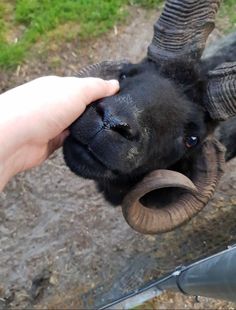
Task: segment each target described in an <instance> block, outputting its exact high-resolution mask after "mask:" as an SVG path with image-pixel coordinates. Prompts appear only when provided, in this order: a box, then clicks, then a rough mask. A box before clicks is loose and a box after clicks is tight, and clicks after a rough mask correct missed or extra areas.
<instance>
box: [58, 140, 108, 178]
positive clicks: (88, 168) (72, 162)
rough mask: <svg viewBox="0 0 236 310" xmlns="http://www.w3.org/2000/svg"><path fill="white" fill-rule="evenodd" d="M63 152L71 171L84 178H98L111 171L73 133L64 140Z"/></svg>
mask: <svg viewBox="0 0 236 310" xmlns="http://www.w3.org/2000/svg"><path fill="white" fill-rule="evenodd" d="M63 154H64V159H65V162H66V164H67V166H68V167H69V168H70V169H71V171H73V172H74V173H75V174H77V175H79V176H82V177H84V178H89V179H95V180H96V179H99V178H101V177H104V176H105V175H108V174H110V173H111V172H110V171H109V169H108V168H107V167H106V166H105V164H104V163H102V162H101V160H100V159H98V158H97V157H96V156H95V155H94V154H93V152H92V151H91V150H90V149H89V146H87V145H85V144H83V143H81V142H80V141H78V140H77V139H75V138H74V137H73V136H72V135H69V136H68V137H67V138H66V140H65V142H64V146H63Z"/></svg>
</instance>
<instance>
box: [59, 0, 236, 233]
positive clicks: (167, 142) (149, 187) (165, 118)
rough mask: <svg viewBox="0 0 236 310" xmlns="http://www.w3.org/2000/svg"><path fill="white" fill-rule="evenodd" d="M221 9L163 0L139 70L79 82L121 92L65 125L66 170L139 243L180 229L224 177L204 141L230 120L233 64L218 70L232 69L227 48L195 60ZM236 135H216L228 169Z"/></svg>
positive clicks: (101, 68)
mask: <svg viewBox="0 0 236 310" xmlns="http://www.w3.org/2000/svg"><path fill="white" fill-rule="evenodd" d="M220 2H221V1H220V0H214V1H213V0H208V1H206V0H199V1H193V0H182V1H178V0H167V1H166V4H165V8H164V11H163V13H162V15H161V17H160V18H159V20H158V21H157V22H156V24H155V26H154V37H153V40H152V43H151V44H150V46H149V48H148V53H147V57H146V58H145V59H143V61H142V62H141V63H138V64H131V63H129V62H127V61H120V62H103V63H100V64H97V65H92V66H89V67H87V68H85V69H84V70H82V71H81V73H80V74H79V75H80V76H82V77H86V76H98V77H102V78H105V79H110V78H116V79H119V81H120V91H119V93H118V94H116V95H114V96H112V97H109V98H104V99H102V100H99V101H97V102H94V103H93V104H91V105H90V106H89V107H88V108H87V110H86V111H85V113H84V114H83V115H82V116H81V117H80V118H79V119H78V120H76V121H75V122H74V123H73V124H72V126H71V127H70V136H69V137H68V138H67V140H66V141H65V144H64V157H65V161H66V163H67V165H68V166H69V167H70V169H71V170H72V171H73V172H75V173H76V174H78V175H80V176H82V177H85V178H90V179H94V180H95V181H96V182H97V184H98V187H99V189H100V190H101V191H102V192H103V193H104V195H105V197H106V199H108V200H109V201H110V202H111V203H113V204H121V203H122V206H123V214H124V216H125V218H126V220H127V222H128V223H129V224H130V225H131V226H132V227H133V228H134V229H136V230H138V231H140V232H142V233H159V232H165V231H169V230H172V229H173V228H175V227H177V226H179V225H181V224H182V223H184V222H186V221H187V220H189V219H190V218H191V217H193V216H194V215H195V214H197V213H198V212H199V211H200V210H201V209H202V208H203V207H204V206H205V205H206V204H207V202H208V201H209V199H210V198H211V197H212V195H213V193H214V190H215V187H216V185H217V182H218V180H219V179H220V177H221V175H222V173H223V169H224V147H223V146H222V145H221V144H220V142H219V141H218V140H217V139H216V137H215V136H214V134H213V133H214V130H215V128H216V127H217V126H218V125H219V121H221V120H225V119H227V118H229V117H231V116H233V115H236V82H235V81H236V62H235V63H227V64H223V65H222V62H224V61H225V60H227V61H236V52H235V53H234V52H233V51H234V49H233V43H232V45H229V46H228V50H227V51H226V54H227V55H230V57H229V56H228V58H227V57H221V56H219V57H217V55H213V56H212V57H210V58H208V59H206V58H201V56H202V52H203V50H204V47H205V42H206V40H207V38H208V35H209V33H210V32H211V31H212V30H213V28H214V19H215V15H216V13H217V10H218V8H219V5H220ZM218 65H221V66H220V67H217V68H216V66H218ZM213 69H214V70H213ZM212 70H213V71H212ZM231 123H232V122H231ZM227 126H231V127H232V128H231V129H232V130H231V134H228V136H227V137H226V135H225V134H224V132H225V131H226V132H227V128H228V127H227ZM235 133H236V125H232V124H231V125H227V124H226V125H224V126H223V127H222V128H221V129H219V130H218V134H217V137H218V138H219V139H220V140H222V142H223V143H224V144H225V145H226V146H227V147H228V148H229V149H230V150H229V152H228V153H227V154H231V155H227V159H229V158H231V157H232V156H233V155H234V154H235V153H234V151H235V150H234V148H233V146H232V143H231V142H229V141H231V140H232V137H234V135H235V136H236V134H235ZM224 139H225V141H224Z"/></svg>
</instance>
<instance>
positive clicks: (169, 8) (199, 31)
mask: <svg viewBox="0 0 236 310" xmlns="http://www.w3.org/2000/svg"><path fill="white" fill-rule="evenodd" d="M221 1H222V0H166V2H165V7H164V9H163V12H162V14H161V16H160V18H159V20H158V21H157V22H156V23H155V25H154V36H153V39H152V43H151V44H150V45H149V47H148V53H147V55H148V58H149V59H152V60H154V61H155V62H163V61H168V62H173V61H180V62H181V61H184V62H185V63H186V64H189V63H193V62H195V61H196V60H197V59H199V58H200V57H201V55H202V52H203V50H204V48H205V44H206V40H207V38H208V36H209V34H210V33H211V31H212V30H213V29H214V27H215V23H214V21H215V16H216V13H217V11H218V8H219V6H220V3H221Z"/></svg>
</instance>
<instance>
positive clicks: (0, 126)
mask: <svg viewBox="0 0 236 310" xmlns="http://www.w3.org/2000/svg"><path fill="white" fill-rule="evenodd" d="M118 90H119V83H118V81H115V80H112V81H104V80H102V79H99V78H76V77H57V76H46V77H41V78H38V79H35V80H33V81H31V82H29V83H26V84H23V85H21V86H18V87H16V88H13V89H11V90H9V91H7V92H5V93H3V94H1V95H0V145H1V148H0V190H3V189H4V186H5V185H6V184H7V182H8V181H9V180H10V179H11V178H12V177H13V176H14V175H16V174H17V173H19V172H22V171H25V170H28V169H31V168H33V167H36V166H38V165H40V164H41V163H43V162H44V161H45V160H46V159H47V158H48V157H49V156H50V154H52V153H53V152H54V151H55V150H56V149H57V148H59V147H60V146H61V145H62V143H63V141H64V139H65V138H66V136H67V135H68V129H67V128H68V127H69V126H70V125H71V123H72V122H73V121H74V120H76V119H77V118H78V117H79V116H80V115H81V114H82V113H83V112H84V110H85V108H86V106H87V105H88V104H90V103H91V102H93V101H95V100H97V99H99V98H102V97H106V96H111V95H113V94H115V93H116V92H117V91H118Z"/></svg>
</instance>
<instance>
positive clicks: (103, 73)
mask: <svg viewBox="0 0 236 310" xmlns="http://www.w3.org/2000/svg"><path fill="white" fill-rule="evenodd" d="M128 63H129V62H128V61H127V60H120V61H103V62H100V63H96V64H93V65H89V66H87V67H85V68H83V69H82V70H80V71H79V73H78V74H77V76H78V77H90V76H92V77H100V78H101V79H104V80H110V79H119V77H120V73H121V70H122V68H123V66H124V65H126V64H128Z"/></svg>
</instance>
